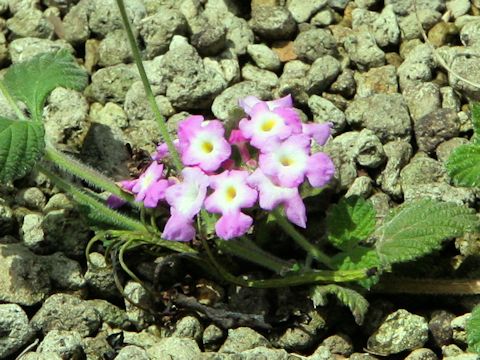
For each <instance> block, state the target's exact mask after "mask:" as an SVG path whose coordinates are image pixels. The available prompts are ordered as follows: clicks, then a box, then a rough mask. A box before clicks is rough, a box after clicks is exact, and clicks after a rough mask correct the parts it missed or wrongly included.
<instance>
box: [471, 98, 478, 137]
mask: <svg viewBox="0 0 480 360" xmlns="http://www.w3.org/2000/svg"><path fill="white" fill-rule="evenodd" d="M472 123H473V131H474V134H473V137H472V142H473V143H474V144H478V143H479V142H480V103H473V104H472Z"/></svg>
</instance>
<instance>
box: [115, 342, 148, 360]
mask: <svg viewBox="0 0 480 360" xmlns="http://www.w3.org/2000/svg"><path fill="white" fill-rule="evenodd" d="M132 359H135V360H150V359H151V358H150V357H148V355H147V352H146V351H145V350H144V349H142V348H141V347H138V346H133V345H128V346H125V347H123V348H122V349H121V350H120V351H119V352H118V354H117V356H116V357H115V360H132Z"/></svg>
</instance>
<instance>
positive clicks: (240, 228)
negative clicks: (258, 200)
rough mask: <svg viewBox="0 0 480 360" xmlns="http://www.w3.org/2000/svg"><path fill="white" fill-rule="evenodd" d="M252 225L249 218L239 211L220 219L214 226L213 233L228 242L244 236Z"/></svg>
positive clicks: (251, 220)
mask: <svg viewBox="0 0 480 360" xmlns="http://www.w3.org/2000/svg"><path fill="white" fill-rule="evenodd" d="M252 223H253V219H252V218H251V217H250V216H248V215H245V214H244V213H242V212H240V211H236V212H230V213H227V214H224V215H223V216H222V217H220V219H219V220H218V221H217V223H216V224H215V232H216V233H217V235H218V236H219V237H220V238H222V239H224V240H230V239H233V238H236V237H239V236H242V235H243V234H245V233H246V232H247V231H248V229H249V228H250V226H252Z"/></svg>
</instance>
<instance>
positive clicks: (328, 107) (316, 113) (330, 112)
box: [308, 95, 346, 134]
mask: <svg viewBox="0 0 480 360" xmlns="http://www.w3.org/2000/svg"><path fill="white" fill-rule="evenodd" d="M308 107H309V108H310V111H311V112H312V114H313V120H314V121H315V122H318V123H324V122H331V123H332V125H333V127H332V132H333V134H336V133H339V132H340V131H342V130H343V128H344V127H345V124H346V120H345V114H344V113H343V112H342V111H341V110H340V109H338V108H337V107H336V106H335V105H334V104H332V102H330V101H328V100H327V99H324V98H322V97H321V96H318V95H312V96H310V98H309V99H308Z"/></svg>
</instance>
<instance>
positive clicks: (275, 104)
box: [267, 94, 293, 110]
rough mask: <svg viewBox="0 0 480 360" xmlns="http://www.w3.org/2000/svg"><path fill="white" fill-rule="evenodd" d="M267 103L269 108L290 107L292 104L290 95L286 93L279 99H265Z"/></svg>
mask: <svg viewBox="0 0 480 360" xmlns="http://www.w3.org/2000/svg"><path fill="white" fill-rule="evenodd" d="M267 104H268V107H269V108H270V109H271V110H273V109H275V108H279V107H292V106H293V100H292V95H290V94H288V95H286V96H284V97H282V98H280V99H276V100H272V101H267Z"/></svg>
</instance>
